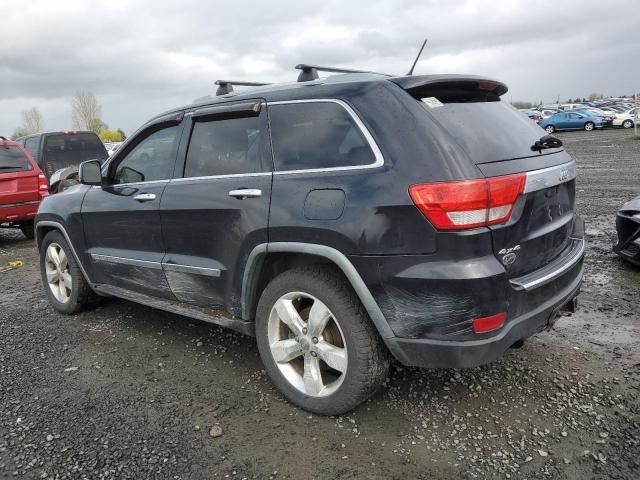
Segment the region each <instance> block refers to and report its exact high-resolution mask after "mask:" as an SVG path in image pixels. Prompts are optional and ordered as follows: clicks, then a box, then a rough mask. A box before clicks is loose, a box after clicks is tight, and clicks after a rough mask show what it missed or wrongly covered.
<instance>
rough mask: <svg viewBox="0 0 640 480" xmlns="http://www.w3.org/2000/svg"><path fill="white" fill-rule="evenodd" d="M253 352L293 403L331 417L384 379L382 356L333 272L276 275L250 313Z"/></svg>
mask: <svg viewBox="0 0 640 480" xmlns="http://www.w3.org/2000/svg"><path fill="white" fill-rule="evenodd" d="M256 337H257V343H258V350H259V351H260V356H261V358H262V361H263V363H264V365H265V369H266V371H267V373H268V374H269V377H270V378H271V380H272V381H273V383H274V384H275V385H276V387H278V389H279V390H280V391H281V392H282V393H283V394H284V396H285V397H286V398H287V399H288V400H289V401H290V402H291V403H293V404H295V405H297V406H299V407H301V408H303V409H305V410H308V411H310V412H313V413H316V414H319V415H338V414H341V413H344V412H347V411H349V410H351V409H352V408H354V407H356V406H357V405H359V404H360V403H362V402H364V401H365V400H366V399H367V398H369V397H370V396H371V395H372V394H373V393H374V392H375V391H376V389H377V388H378V387H379V386H380V384H381V383H382V382H383V381H384V379H385V378H386V376H387V372H388V370H389V356H388V353H387V351H386V348H385V346H384V344H383V343H382V340H381V339H380V336H379V335H378V333H377V331H376V330H375V328H374V326H373V324H372V323H371V320H370V319H369V317H368V315H367V313H366V311H365V310H364V307H363V306H362V304H361V303H360V300H359V299H358V297H357V296H356V295H355V293H354V292H353V289H352V288H351V286H350V285H349V284H348V283H347V282H346V281H345V279H344V278H343V277H342V275H341V274H340V273H339V272H338V271H337V270H335V269H333V268H330V267H326V266H319V265H314V266H308V267H302V268H297V269H294V270H288V271H286V272H284V273H282V274H280V275H279V276H277V277H276V278H275V279H274V280H273V281H272V282H271V283H270V284H269V285H268V286H267V288H266V289H265V290H264V292H263V294H262V296H261V297H260V301H259V303H258V309H257V312H256Z"/></svg>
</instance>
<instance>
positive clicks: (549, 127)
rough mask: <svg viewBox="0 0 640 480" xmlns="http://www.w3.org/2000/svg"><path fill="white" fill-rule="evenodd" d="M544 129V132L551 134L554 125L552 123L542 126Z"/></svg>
mask: <svg viewBox="0 0 640 480" xmlns="http://www.w3.org/2000/svg"><path fill="white" fill-rule="evenodd" d="M544 130H545V132H547V133H549V134H551V133H554V132H555V131H556V127H554V126H553V125H547V126H546V127H544Z"/></svg>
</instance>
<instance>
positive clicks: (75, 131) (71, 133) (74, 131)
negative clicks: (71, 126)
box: [63, 130, 78, 135]
mask: <svg viewBox="0 0 640 480" xmlns="http://www.w3.org/2000/svg"><path fill="white" fill-rule="evenodd" d="M63 133H64V134H65V135H75V134H76V133H78V131H77V130H65V131H64V132H63Z"/></svg>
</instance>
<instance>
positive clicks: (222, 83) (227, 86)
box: [216, 80, 270, 96]
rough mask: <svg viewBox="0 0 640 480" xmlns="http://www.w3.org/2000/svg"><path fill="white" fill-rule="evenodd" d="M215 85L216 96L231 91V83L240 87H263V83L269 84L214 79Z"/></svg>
mask: <svg viewBox="0 0 640 480" xmlns="http://www.w3.org/2000/svg"><path fill="white" fill-rule="evenodd" d="M216 85H218V89H217V90H216V96H220V95H226V94H227V93H231V92H233V85H239V86H241V87H264V86H265V85H270V84H269V83H258V82H241V81H235V80H216Z"/></svg>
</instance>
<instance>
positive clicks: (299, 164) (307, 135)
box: [269, 102, 376, 171]
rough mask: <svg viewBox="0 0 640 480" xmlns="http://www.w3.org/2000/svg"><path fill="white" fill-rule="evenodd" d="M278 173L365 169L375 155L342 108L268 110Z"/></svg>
mask: <svg viewBox="0 0 640 480" xmlns="http://www.w3.org/2000/svg"><path fill="white" fill-rule="evenodd" d="M269 122H270V124H271V138H272V143H273V155H274V160H275V167H276V170H278V171H283V170H304V169H311V168H335V167H348V166H358V165H369V164H372V163H374V162H375V160H376V159H375V155H374V153H373V151H372V150H371V147H370V146H369V143H368V142H367V140H366V138H365V137H364V135H363V133H362V131H361V130H360V128H359V127H358V125H356V123H355V121H354V119H353V118H352V117H351V115H350V114H349V112H347V110H345V108H344V107H343V106H341V105H339V104H337V103H333V102H305V103H290V104H284V105H272V106H270V107H269Z"/></svg>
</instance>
